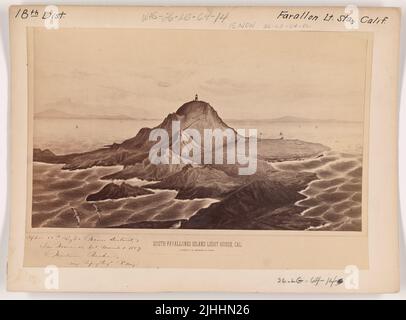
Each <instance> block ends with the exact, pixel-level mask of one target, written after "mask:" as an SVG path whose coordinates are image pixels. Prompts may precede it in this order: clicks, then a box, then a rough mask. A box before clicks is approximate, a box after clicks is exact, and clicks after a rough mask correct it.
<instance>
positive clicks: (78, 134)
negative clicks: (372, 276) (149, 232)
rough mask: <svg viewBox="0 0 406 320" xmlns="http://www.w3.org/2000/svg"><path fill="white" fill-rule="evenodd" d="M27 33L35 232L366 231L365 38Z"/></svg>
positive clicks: (293, 33) (269, 33)
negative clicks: (363, 186)
mask: <svg viewBox="0 0 406 320" xmlns="http://www.w3.org/2000/svg"><path fill="white" fill-rule="evenodd" d="M31 31H32V32H31V33H30V39H29V41H30V46H29V56H30V57H31V59H30V60H29V64H31V65H29V70H30V71H29V72H30V75H29V76H30V78H31V79H32V80H33V81H32V82H31V85H30V86H29V92H30V93H31V95H32V97H33V99H32V102H33V103H32V104H33V105H32V115H33V120H32V131H33V138H32V139H33V141H32V150H30V152H32V153H33V165H32V213H31V227H32V228H128V229H139V228H143V229H210V230H224V229H232V230H299V231H359V232H361V231H363V230H364V228H365V227H366V226H365V225H363V223H362V221H363V216H362V215H363V214H367V212H366V211H365V210H364V211H363V210H362V205H361V203H362V196H363V188H362V168H363V152H364V150H363V146H364V129H365V126H366V121H367V117H366V115H367V108H368V104H367V102H366V100H367V99H366V96H367V87H368V81H369V80H370V79H369V78H368V77H367V74H368V72H367V71H368V68H369V67H370V65H369V64H370V60H369V58H368V57H369V55H370V53H369V48H370V41H371V40H370V38H369V37H368V36H367V34H365V33H362V32H300V31H265V30H256V31H254V30H250V31H246V30H238V31H237V30H193V29H159V28H156V29H131V28H128V29H120V28H110V29H100V28H92V29H83V28H80V29H77V28H62V29H58V30H47V29H45V28H32V30H31Z"/></svg>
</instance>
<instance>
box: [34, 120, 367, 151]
mask: <svg viewBox="0 0 406 320" xmlns="http://www.w3.org/2000/svg"><path fill="white" fill-rule="evenodd" d="M160 122H161V121H160V120H99V119H93V120H85V119H72V120H70V119H36V120H35V123H34V147H35V148H41V149H46V148H48V149H51V150H52V151H54V152H55V153H57V154H63V153H71V152H83V151H88V150H92V149H95V148H100V147H103V146H105V145H107V144H112V143H114V142H122V141H123V140H125V139H128V138H131V137H134V136H135V135H136V134H137V133H138V131H139V130H140V129H141V128H143V127H154V126H156V125H158V124H159V123H160ZM225 122H226V123H227V124H228V125H229V126H231V127H233V128H235V129H257V132H258V136H261V137H262V138H269V139H279V138H280V133H282V135H283V137H284V138H285V139H299V140H303V141H309V142H318V143H322V144H324V145H326V146H329V147H330V148H331V149H333V150H334V151H338V152H344V153H355V154H359V153H361V152H362V138H363V126H362V123H357V122H304V123H299V122H266V121H252V120H250V121H246V120H226V121H225Z"/></svg>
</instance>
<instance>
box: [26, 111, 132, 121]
mask: <svg viewBox="0 0 406 320" xmlns="http://www.w3.org/2000/svg"><path fill="white" fill-rule="evenodd" d="M34 118H36V119H105V120H135V118H132V117H130V116H128V115H124V114H113V115H106V114H103V115H99V114H70V113H67V112H64V111H59V110H55V109H48V110H45V111H41V112H38V113H35V114H34Z"/></svg>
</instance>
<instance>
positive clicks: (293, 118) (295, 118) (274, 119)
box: [227, 116, 362, 123]
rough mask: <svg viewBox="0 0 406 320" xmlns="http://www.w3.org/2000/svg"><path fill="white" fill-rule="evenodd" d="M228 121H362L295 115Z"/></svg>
mask: <svg viewBox="0 0 406 320" xmlns="http://www.w3.org/2000/svg"><path fill="white" fill-rule="evenodd" d="M227 120H228V121H260V122H286V123H289V122H302V123H303V122H309V123H323V122H325V123H331V122H335V123H337V122H348V123H354V122H355V123H358V122H362V121H355V120H354V121H349V120H341V119H312V118H304V117H295V116H283V117H279V118H271V119H227Z"/></svg>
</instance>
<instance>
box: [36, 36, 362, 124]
mask: <svg viewBox="0 0 406 320" xmlns="http://www.w3.org/2000/svg"><path fill="white" fill-rule="evenodd" d="M33 34H34V41H33V43H34V45H33V54H34V59H33V61H34V68H33V70H34V71H33V72H34V83H35V85H34V88H33V90H34V110H35V113H38V112H42V111H45V110H48V109H55V110H58V111H63V112H66V113H71V114H79V115H85V114H97V115H119V114H120V115H128V116H131V117H134V118H152V119H162V118H164V117H165V116H166V115H167V114H168V113H171V112H175V111H176V110H177V109H178V108H179V107H180V106H181V105H182V104H183V103H185V102H187V101H190V100H192V99H193V98H194V96H195V94H196V93H198V94H199V99H200V100H204V101H206V102H208V103H210V105H211V106H213V107H214V108H215V109H216V110H217V112H218V113H219V115H220V116H221V117H222V118H223V119H271V118H278V117H283V116H297V117H306V118H315V119H337V120H344V121H348V120H349V121H361V120H362V119H363V109H364V100H365V93H366V92H365V86H366V81H367V80H368V79H366V70H367V68H368V61H367V58H366V57H367V49H368V40H367V39H368V38H367V35H366V34H364V33H359V32H340V33H339V32H296V31H252V30H250V31H235V30H222V31H220V30H160V29H149V30H148V29H113V28H112V29H75V28H72V29H59V30H46V29H44V28H36V29H35V30H34V33H33Z"/></svg>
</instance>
